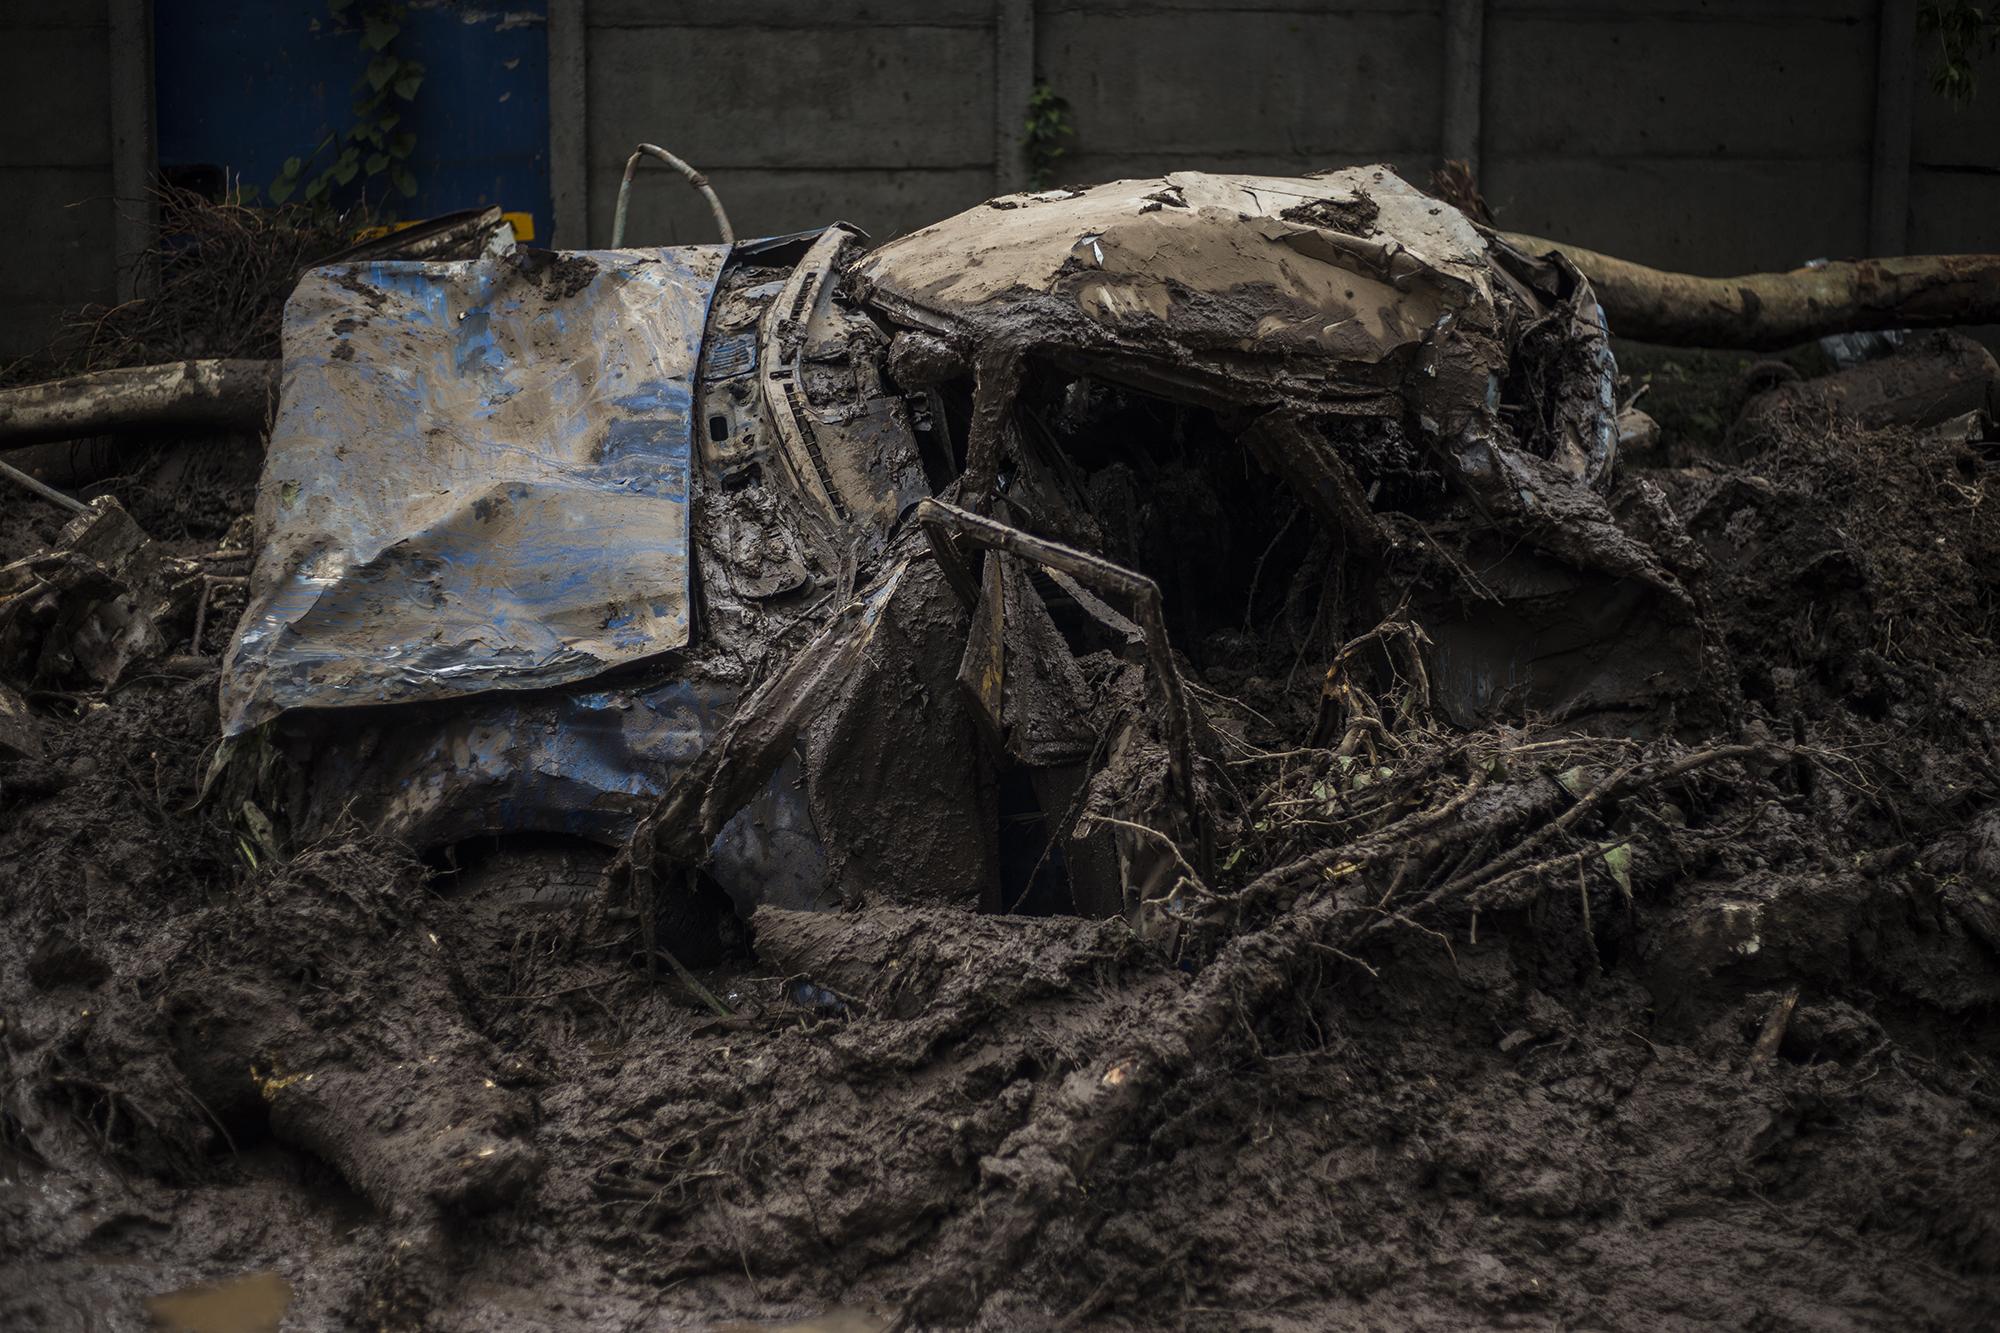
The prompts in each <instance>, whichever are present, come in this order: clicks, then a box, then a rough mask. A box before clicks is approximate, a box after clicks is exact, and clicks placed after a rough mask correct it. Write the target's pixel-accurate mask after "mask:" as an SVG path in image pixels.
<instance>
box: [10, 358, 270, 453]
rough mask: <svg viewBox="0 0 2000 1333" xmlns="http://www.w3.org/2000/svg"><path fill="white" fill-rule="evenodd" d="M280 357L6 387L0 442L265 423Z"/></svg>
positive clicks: (102, 372) (260, 425) (191, 363)
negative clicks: (276, 359)
mask: <svg viewBox="0 0 2000 1333" xmlns="http://www.w3.org/2000/svg"><path fill="white" fill-rule="evenodd" d="M277 387H278V363H277V362H276V361H173V362H169V363H167V364H166V365H161V366H131V367H127V368H124V369H120V370H98V371H92V372H91V373H90V374H88V375H74V376H71V377H70V378H68V379H61V380H50V381H48V382H47V383H44V384H29V385H24V386H22V387H21V388H18V389H4V390H0V446H13V445H18V444H36V443H40V442H43V441H48V440H75V439H83V438H85V437H88V436H92V435H105V434H110V433H114V432H119V431H131V430H157V429H161V428H168V429H175V430H231V431H259V430H262V429H263V428H264V420H265V416H266V414H267V413H268V411H269V410H270V407H269V405H270V401H271V398H272V396H273V394H274V393H275V392H276V390H277Z"/></svg>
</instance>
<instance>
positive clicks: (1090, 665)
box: [222, 167, 1700, 946]
mask: <svg viewBox="0 0 2000 1333" xmlns="http://www.w3.org/2000/svg"><path fill="white" fill-rule="evenodd" d="M1614 378H1615V368H1614V366H1613V363H1612V358H1611V355H1610V352H1609V350H1608V346H1607V341H1606V335H1605V329H1604V322H1603V318H1602V315H1601V313H1600V311H1599V310H1598V307H1597V303H1596V301H1595V299H1594V297H1593V295H1592V292H1591V289H1590V287H1589V285H1588V283H1587V282H1586V281H1584V279H1583V278H1582V277H1581V275H1580V274H1579V273H1578V272H1577V271H1576V270H1575V269H1574V268H1573V267H1571V266H1570V265H1569V264H1568V263H1567V261H1565V260H1563V259H1562V258H1561V257H1560V256H1557V255H1553V254H1551V255H1547V256H1537V255H1532V254H1528V253H1523V252H1521V251H1520V250H1517V249H1515V248H1513V247H1512V246H1510V245H1509V244H1507V243H1506V242H1505V241H1503V240H1501V239H1499V238H1498V237H1497V236H1495V235H1494V234H1493V233H1491V232H1489V231H1487V230H1485V229H1483V228H1481V227H1479V226H1477V225H1475V224H1474V223H1472V222H1471V221H1469V220H1468V219H1467V218H1466V217H1465V216H1464V215H1463V214H1462V213H1460V212H1459V211H1458V210H1456V209H1454V208H1452V207H1450V206H1449V205H1447V204H1445V203H1442V202H1441V201H1439V200H1437V199H1434V198H1432V197H1430V196H1428V195H1426V194H1424V193H1423V192H1421V191H1419V190H1417V189H1415V188H1413V187H1411V186H1410V185H1408V184H1406V183H1405V182H1403V181H1402V180H1400V179H1399V178H1398V177H1397V176H1395V175H1394V174H1393V173H1392V172H1390V171H1389V170H1388V169H1386V168H1382V167H1368V168H1357V169H1352V170H1342V171H1333V172H1327V173H1323V174H1319V175H1315V176H1310V177H1304V178H1297V179H1278V178H1263V177H1254V176H1236V175H1212V174H1202V173H1175V174H1172V175H1168V176H1165V177H1161V178H1155V179H1148V180H1133V181H1119V182H1114V183H1111V184H1107V185H1100V186H1095V187H1092V188H1089V189H1074V190H1072V189H1064V190H1052V191H1045V192H1040V193H1030V194H1019V195H1011V196H1007V197H1003V198H998V199H993V200H990V201H988V202H987V203H986V204H984V205H981V206H979V207H977V208H974V209H971V210H969V211H968V212H965V213H963V214H960V215H958V216H957V217H954V218H951V219H948V220H946V221H944V222H941V223H938V224H936V225H934V226H931V227H927V228H925V229H923V230H920V231H917V232H914V233H911V234H909V235H906V236H903V237H900V238H898V239H896V240H894V241H891V242H889V243H887V244H885V245H882V246H880V247H879V248H874V249H870V248H869V247H868V245H867V242H866V239H865V238H864V237H863V236H862V234H861V233H859V232H858V231H856V230H855V229H853V228H851V227H847V226H844V225H839V224H836V225H834V226H830V227H828V228H826V229H824V230H822V231H819V232H816V233H808V234H802V235H796V236H788V237H780V238H775V239H769V240H761V241H752V242H746V243H739V244H733V245H696V246H681V247H675V248H670V249H620V250H610V251H588V252H570V253H550V252H546V251H534V250H529V249H525V248H518V247H516V246H514V245H513V244H512V243H511V241H509V240H508V239H507V238H506V237H505V236H504V234H503V235H502V236H501V237H500V238H499V239H498V240H497V241H496V243H495V244H494V245H492V246H490V247H489V248H488V249H487V250H486V251H485V253H483V254H482V255H480V257H478V258H477V259H473V260H462V261H378V262H356V263H346V264H338V265H333V266H329V267H324V268H320V269H317V270H314V271H313V272H311V273H310V274H308V275H307V276H306V277H305V279H304V280H303V281H302V282H301V283H300V285H299V287H298V289H297V291H296V292H295V294H294V295H293V296H292V298H291V301H290V304H289V306H288V307H287V311H286V317H285V329H284V366H283V380H282V390H281V395H280V403H279V408H278V412H277V417H276V421H275V425H274V427H273V429H272V431H271V436H270V444H269V449H268V453H267V461H266V464H265V471H264V476H263V481H262V484H261V487H260V492H259V498H258V503H257V511H256V537H257V542H256V545H257V556H256V563H255V566H254V570H253V573H252V576H251V600H250V604H249V607H248V609H247V611H246V612H245V614H244V616H243V619H242V622H241V625H240V627H239V628H238V630H237V633H236V636H235V639H234V642H233V644H232V645H231V648H230V651H229V654H228V657H227V661H226V666H225V671H224V676H223V682H222V705H223V717H224V729H225V733H226V735H227V737H228V740H229V744H228V747H227V751H226V755H227V760H228V762H227V765H226V767H227V768H228V770H229V774H230V779H229V781H230V789H229V790H230V794H229V800H230V802H231V803H232V809H235V810H237V811H239V812H240V813H241V816H242V817H243V818H245V819H248V820H250V821H251V822H252V823H254V824H255V825H256V827H257V828H258V829H259V830H263V831H262V832H260V833H259V835H258V836H259V837H262V838H268V839H270V840H272V841H273V842H274V843H277V844H283V843H286V842H292V843H296V842H298V841H300V840H303V839H309V838H311V837H314V836H317V835H318V834H319V833H321V832H324V831H326V830H328V829H331V828H334V827H336V826H338V825H340V824H342V823H343V822H350V823H358V824H360V825H364V826H367V827H369V828H372V829H375V830H378V831H381V832H384V833H387V834H390V835H393V836H394V837H397V838H400V839H402V840H404V841H406V842H407V843H409V844H410V845H412V846H414V847H416V848H417V849H419V850H420V851H422V852H424V853H426V854H427V855H430V856H433V857H436V858H440V859H443V860H448V861H458V860H461V859H462V860H463V861H465V862H466V863H470V862H471V861H476V860H478V859H479V858H481V857H482V856H485V855H486V854H487V853H489V852H490V851H491V850H492V849H495V848H500V849H502V850H504V851H506V852H507V853H508V855H507V856H506V857H503V858H501V860H502V861H505V862H506V863H508V864H511V865H516V866H518V865H522V864H529V865H536V866H541V867H543V869H542V870H540V871H536V872H535V873H536V874H541V875H542V876H543V880H547V879H548V877H549V874H550V873H552V872H549V871H548V870H547V864H548V863H547V862H546V860H545V859H543V860H538V859H537V858H538V857H541V858H545V857H546V856H547V855H548V854H549V849H550V848H557V847H559V848H562V849H563V850H562V853H561V854H562V855H563V856H567V857H574V856H579V855H581V856H583V857H584V858H585V859H586V860H588V861H590V862H591V864H596V863H597V862H600V861H601V860H602V859H603V858H606V857H609V856H610V855H612V853H613V852H614V851H616V850H617V849H619V848H623V847H628V846H629V847H631V848H632V849H633V853H632V855H633V861H632V865H633V868H634V869H635V870H638V871H642V872H644V873H650V869H651V867H652V865H654V864H655V863H660V864H672V865H676V866H683V867H688V868H691V869H695V870H696V872H697V873H695V874H694V876H693V877H692V881H691V882H693V883H695V884H696V890H697V896H700V895H703V894H706V895H707V896H708V898H709V899H711V900H712V901H713V902H714V903H716V904H717V905H718V910H721V909H722V908H723V907H724V906H726V907H728V908H733V909H734V911H735V912H736V913H737V914H741V915H745V916H747V914H748V913H749V911H750V910H751V909H752V908H754V907H755V906H756V905H758V904H770V905H776V906H783V907H792V908H829V907H834V906H837V905H843V904H849V905H851V904H855V903H859V902H864V901H876V902H903V903H927V902H951V903H961V904H977V905H979V906H981V907H983V908H985V909H986V910H991V911H1036V912H1080V913H1086V914H1093V915H1112V914H1117V913H1120V912H1126V913H1130V914H1132V915H1133V916H1134V919H1135V920H1137V919H1139V918H1140V917H1141V916H1143V915H1144V914H1145V913H1146V912H1147V911H1148V910H1151V909H1149V907H1148V904H1151V905H1152V906H1153V908H1157V907H1159V906H1160V905H1161V904H1168V905H1171V899H1172V895H1173V891H1174V885H1175V883H1176V880H1177V871H1176V866H1178V865H1185V864H1186V860H1185V859H1184V858H1194V859H1195V860H1197V861H1200V862H1207V861H1209V860H1210V859H1211V858H1212V856H1213V850H1212V849H1213V847H1214V845H1215V840H1214V825H1215V824H1216V823H1217V821H1226V820H1227V819H1228V818H1229V817H1230V814H1229V811H1230V808H1231V802H1230V799H1229V778H1228V773H1227V768H1226V766H1225V765H1223V764H1222V763H1221V762H1220V760H1219V757H1218V738H1217V735H1216V732H1215V729H1214V727H1213V725H1212V724H1211V723H1210V722H1209V720H1208V719H1207V717H1206V715H1205V713H1204V709H1203V707H1202V703H1201V700H1200V699H1199V698H1197V697H1195V695H1194V694H1193V693H1192V692H1191V691H1190V689H1189V688H1188V686H1187V684H1186V683H1185V682H1184V681H1183V680H1182V674H1181V668H1180V666H1179V665H1178V660H1179V659H1187V660H1194V661H1197V662H1204V661H1205V662H1215V661H1239V662H1240V664H1241V665H1242V666H1243V667H1244V669H1245V670H1246V672H1249V671H1253V670H1261V669H1262V668H1261V667H1260V666H1258V665H1257V664H1258V663H1261V662H1265V661H1267V660H1271V659H1273V658H1274V656H1275V657H1280V658H1282V659H1284V660H1285V661H1289V662H1291V664H1292V669H1293V670H1294V671H1296V670H1298V669H1299V667H1300V664H1301V663H1308V662H1309V663H1311V665H1310V666H1308V667H1307V668H1306V669H1309V670H1312V671H1314V672H1318V671H1321V670H1325V669H1326V668H1325V664H1326V662H1327V661H1328V659H1329V658H1330V657H1331V655H1332V654H1331V652H1330V651H1321V650H1319V649H1314V645H1321V646H1322V647H1323V648H1330V647H1338V646H1339V645H1340V644H1341V643H1343V642H1346V641H1347V640H1349V639H1350V638H1352V637H1354V636H1355V635H1356V634H1358V633H1360V632H1361V631H1365V630H1367V628H1368V627H1369V626H1370V625H1376V624H1378V622H1381V623H1386V622H1388V621H1390V620H1392V619H1393V620H1394V623H1395V626H1396V628H1395V629H1394V630H1393V632H1385V633H1383V634H1382V635H1379V636H1377V639H1376V641H1375V650H1374V656H1368V655H1367V654H1363V655H1362V656H1360V657H1356V658H1353V659H1352V660H1342V661H1335V663H1334V667H1333V670H1332V671H1330V672H1329V673H1328V675H1327V680H1326V686H1325V690H1324V693H1323V699H1322V703H1321V708H1322V716H1321V718H1320V720H1319V736H1320V740H1321V741H1322V742H1325V743H1328V744H1339V745H1340V746H1341V748H1342V752H1343V753H1344V754H1345V753H1350V752H1352V753H1355V754H1364V753H1370V752H1371V751H1370V750H1369V743H1370V732H1371V727H1373V728H1375V729H1377V730H1379V727H1380V722H1381V715H1382V713H1383V712H1384V711H1385V710H1386V709H1388V708H1390V707H1394V708H1396V709H1398V710H1417V709H1432V708H1434V709H1436V710H1437V712H1438V713H1439V714H1441V715H1442V716H1444V717H1445V718H1447V719H1449V720H1451V721H1454V722H1458V723H1462V724H1473V723H1477V722H1479V721H1481V720H1484V719H1489V718H1492V717H1496V716H1503V715H1520V714H1525V713H1536V714H1540V715H1544V716H1562V717H1567V718H1571V719H1589V718H1595V717H1602V718H1604V719H1607V725H1613V726H1615V725H1616V719H1617V718H1618V716H1619V715H1620V714H1621V712H1625V711H1633V710H1637V709H1638V708H1640V707H1641V706H1642V705H1643V706H1650V705H1652V704H1654V703H1656V702H1657V701H1658V698H1659V695H1660V692H1661V691H1662V690H1663V689H1665V688H1666V687H1665V686H1663V685H1662V684H1661V683H1660V682H1661V681H1662V680H1678V681H1682V682H1685V681H1687V680H1688V679H1690V678H1691V676H1692V674H1693V673H1692V672H1691V671H1690V669H1689V667H1690V664H1691V663H1694V662H1696V661H1697V660H1698V657H1699V651H1700V647H1699V643H1698V642H1697V636H1696V634H1695V631H1694V618H1693V616H1692V612H1691V608H1690V605H1689V600H1688V597H1687V595H1686V594H1685V593H1684V592H1683V591H1682V589H1681V587H1680V586H1679V584H1678V583H1677V582H1676V581H1675V579H1674V578H1673V577H1672V575H1670V574H1669V573H1668V572H1667V571H1666V570H1665V569H1663V568H1662V567H1661V566H1660V565H1659V563H1658V562H1657V561H1656V559H1655V557H1654V556H1653V554H1652V553H1651V551H1649V550H1648V549H1647V548H1646V547H1644V546H1642V545H1640V544H1638V543H1636V542H1635V541H1633V540H1632V539H1631V538H1629V537H1627V536H1625V535H1624V534H1623V533H1622V532H1621V530H1620V529H1619V528H1618V527H1616V526H1614V525H1613V524H1612V523H1611V521H1610V516H1609V513H1608V511H1607V510H1606V508H1605V501H1604V498H1603V496H1604V492H1605V491H1606V489H1607V488H1608V486H1609V484H1610V481H1611V478H1612V475H1613V471H1614V468H1615V465H1616V454H1617V429H1616V411H1615V404H1614V400H1613V390H1614ZM1281 570H1282V571H1285V573H1284V574H1282V575H1281V574H1280V571H1281ZM1389 598H1396V599H1400V600H1398V601H1395V602H1394V604H1390V601H1389V600H1387V599H1389ZM1309 650H1312V651H1309ZM1314 652H1317V654H1318V655H1317V656H1314V655H1313V654H1314ZM1378 701H1379V702H1378ZM481 849H485V850H484V851H482V850H481ZM1182 849H1185V851H1184V852H1183V850H1182ZM592 858H595V859H594V860H593V859H592ZM1208 868H1209V867H1208V866H1206V865H1204V866H1203V870H1204V872H1206V870H1207V869H1208ZM530 880H531V881H532V880H533V876H532V875H531V876H530ZM547 891H548V890H547V885H546V883H544V882H542V881H534V882H529V883H527V884H526V886H525V887H524V888H523V889H522V892H524V893H526V894H527V895H528V896H531V897H532V896H535V895H538V894H542V893H544V892H547ZM725 898H726V904H725V903H724V899H725ZM661 943H662V945H663V946H669V945H671V944H672V941H670V940H662V941H661Z"/></svg>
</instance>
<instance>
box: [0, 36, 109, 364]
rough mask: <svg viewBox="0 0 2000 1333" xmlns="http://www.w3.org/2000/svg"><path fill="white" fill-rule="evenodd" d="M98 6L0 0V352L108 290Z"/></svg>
mask: <svg viewBox="0 0 2000 1333" xmlns="http://www.w3.org/2000/svg"><path fill="white" fill-rule="evenodd" d="M107 14H108V10H107V8H106V6H105V5H104V4H103V3H101V0H100V2H99V3H94V4H93V3H88V2H87V0H5V3H0V89H5V90H6V91H5V94H4V95H5V97H6V98H7V100H8V104H9V113H8V114H6V115H4V116H0V199H4V200H6V201H7V205H8V206H7V209H6V240H5V243H4V244H0V359H7V358H11V357H15V356H22V355H25V354H27V353H29V352H31V351H33V350H35V349H36V348H38V347H40V346H41V345H42V344H43V343H44V342H45V341H46V340H47V338H48V335H49V332H50V330H51V328H52V327H53V326H54V323H55V321H56V320H57V319H59V318H62V317H64V316H66V315H69V314H73V313H74V312H75V309H76V307H77V306H78V305H80V304H82V303H84V302H87V301H108V300H111V299H112V298H113V297H114V296H115V295H116V294H117V285H118V284H117V259H116V255H117V248H116V246H117V242H116V234H115V233H116V229H115V225H114V219H115V217H116V209H115V208H114V207H113V205H112V168H111V160H112V146H111V145H112V130H111V113H110V105H111V98H110V86H111V57H110V36H109V27H108V19H107Z"/></svg>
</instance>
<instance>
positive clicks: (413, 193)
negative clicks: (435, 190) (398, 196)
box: [389, 162, 417, 199]
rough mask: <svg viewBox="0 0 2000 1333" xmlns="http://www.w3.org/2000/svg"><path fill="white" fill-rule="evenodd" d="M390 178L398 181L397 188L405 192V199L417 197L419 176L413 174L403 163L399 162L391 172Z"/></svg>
mask: <svg viewBox="0 0 2000 1333" xmlns="http://www.w3.org/2000/svg"><path fill="white" fill-rule="evenodd" d="M389 179H390V180H392V181H394V182H395V183H396V188H397V189H399V190H401V191H402V192H403V197H404V198H405V199H414V198H416V197H417V178H416V177H415V176H413V175H411V174H410V169H409V168H408V167H406V166H404V165H403V164H402V163H400V162H398V163H397V164H396V165H395V167H394V168H393V169H392V170H391V171H390V172H389Z"/></svg>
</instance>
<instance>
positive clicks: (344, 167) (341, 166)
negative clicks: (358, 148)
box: [326, 156, 361, 185]
mask: <svg viewBox="0 0 2000 1333" xmlns="http://www.w3.org/2000/svg"><path fill="white" fill-rule="evenodd" d="M360 171H361V159H360V158H358V157H356V158H349V157H345V156H343V157H342V158H341V159H340V161H338V162H336V163H334V164H333V166H332V167H330V168H328V169H327V173H326V174H327V175H329V176H331V177H333V183H334V184H336V185H345V184H347V183H348V182H349V181H351V180H353V179H354V178H355V176H356V175H358V174H359V173H360Z"/></svg>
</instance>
